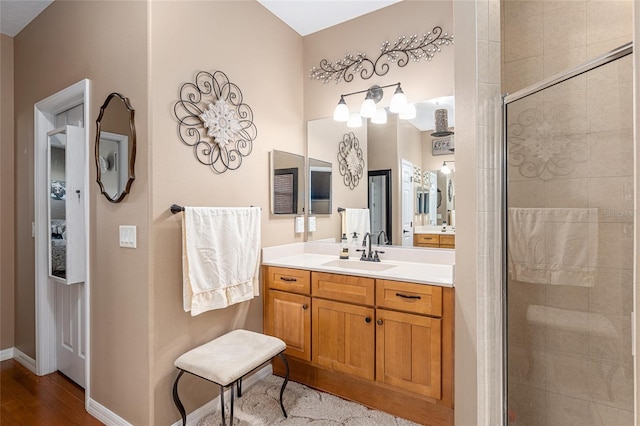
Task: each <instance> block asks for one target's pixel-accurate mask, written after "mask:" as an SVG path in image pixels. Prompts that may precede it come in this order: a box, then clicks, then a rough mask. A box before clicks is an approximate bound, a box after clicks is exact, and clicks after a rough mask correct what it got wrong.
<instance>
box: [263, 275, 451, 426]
mask: <svg viewBox="0 0 640 426" xmlns="http://www.w3.org/2000/svg"><path fill="white" fill-rule="evenodd" d="M263 276H264V277H265V287H266V288H265V299H264V300H265V313H264V330H265V333H266V334H271V335H274V336H277V337H279V338H281V339H283V340H284V341H285V342H286V343H287V351H286V353H287V355H291V356H290V357H288V360H289V365H290V374H291V376H290V377H291V379H292V380H295V381H297V382H300V383H304V384H306V385H308V386H311V387H314V388H316V389H320V390H323V391H326V392H329V393H332V394H334V395H338V396H341V397H342V398H346V399H348V400H353V401H357V402H360V403H362V404H365V405H366V406H369V407H372V408H376V409H379V410H382V411H385V412H388V413H391V414H393V415H396V416H399V417H402V418H405V419H409V420H412V421H414V422H418V423H421V424H429V425H432V426H452V425H453V309H454V290H453V288H446V287H439V286H431V285H424V284H415V283H406V282H399V281H392V280H383V279H372V278H364V277H356V276H349V275H341V274H328V273H323V272H309V271H302V270H295V269H288V268H275V267H270V266H265V267H264V268H263ZM283 278H284V280H283ZM294 278H295V281H293V279H294ZM307 280H308V281H309V283H310V285H309V290H308V291H307V290H306V284H304V283H305V282H306V281H307ZM292 289H293V290H292ZM289 290H291V291H289ZM305 304H306V305H307V307H310V309H304V306H305ZM309 322H310V326H309ZM309 348H310V350H309ZM272 366H273V371H274V373H276V374H279V375H283V374H284V367H283V366H282V365H281V363H279V362H275V363H272Z"/></svg>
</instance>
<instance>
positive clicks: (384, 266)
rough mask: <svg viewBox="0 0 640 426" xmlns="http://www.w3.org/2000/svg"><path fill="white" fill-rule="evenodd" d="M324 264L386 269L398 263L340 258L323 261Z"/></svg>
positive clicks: (336, 266) (353, 267)
mask: <svg viewBox="0 0 640 426" xmlns="http://www.w3.org/2000/svg"><path fill="white" fill-rule="evenodd" d="M322 266H333V267H335V268H346V269H360V270H363V271H385V270H387V269H391V268H394V267H395V266H396V265H389V264H388V263H378V262H364V261H360V260H347V259H338V260H332V261H331V262H327V263H323V264H322Z"/></svg>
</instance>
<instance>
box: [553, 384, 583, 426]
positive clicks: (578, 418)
mask: <svg viewBox="0 0 640 426" xmlns="http://www.w3.org/2000/svg"><path fill="white" fill-rule="evenodd" d="M546 396H547V423H546V424H547V425H554V426H584V425H586V424H589V402H588V401H585V400H582V399H577V398H572V397H568V396H563V395H559V394H556V393H553V392H547V393H546Z"/></svg>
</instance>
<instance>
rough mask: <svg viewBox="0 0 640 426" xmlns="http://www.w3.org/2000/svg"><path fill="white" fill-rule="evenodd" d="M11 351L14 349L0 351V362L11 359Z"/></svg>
mask: <svg viewBox="0 0 640 426" xmlns="http://www.w3.org/2000/svg"><path fill="white" fill-rule="evenodd" d="M13 349H14V348H9V349H3V350H1V351H0V361H6V360H8V359H11V358H13Z"/></svg>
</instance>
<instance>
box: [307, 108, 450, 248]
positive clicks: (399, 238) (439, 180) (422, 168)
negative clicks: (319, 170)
mask: <svg viewBox="0 0 640 426" xmlns="http://www.w3.org/2000/svg"><path fill="white" fill-rule="evenodd" d="M415 106H416V111H417V114H416V118H415V119H411V120H401V119H399V118H398V116H397V114H391V113H389V114H388V120H387V123H386V124H372V123H370V122H368V120H365V122H364V123H363V126H362V127H359V128H355V129H354V128H349V127H347V126H346V124H345V123H339V122H336V121H334V120H333V118H331V117H328V118H323V119H319V120H313V121H310V122H308V123H307V136H308V140H307V144H308V145H307V152H308V155H309V158H310V160H309V161H310V164H311V159H312V158H313V159H316V158H320V159H322V160H323V161H325V162H327V163H328V164H332V165H333V170H337V167H338V164H337V161H338V160H337V157H336V154H337V151H338V148H337V147H338V142H339V140H340V139H341V138H342V135H344V134H345V133H348V132H354V134H355V135H356V137H357V138H358V139H359V141H360V148H361V149H362V150H363V153H364V156H365V158H366V169H367V173H368V176H367V179H362V181H361V182H360V184H359V185H358V186H357V187H356V188H354V189H353V190H351V189H349V188H348V187H345V186H344V184H342V181H341V180H340V179H336V177H335V176H334V177H333V187H332V203H331V205H332V207H331V209H332V210H331V209H330V213H331V216H330V217H327V218H320V219H319V220H318V221H317V229H316V231H314V232H312V233H311V232H310V233H308V236H307V239H308V240H309V241H315V240H336V241H338V240H339V238H340V232H341V215H340V214H339V213H338V211H337V208H338V207H344V208H363V207H366V208H369V210H370V217H371V222H372V227H371V229H372V232H379V231H381V230H384V231H385V232H386V234H388V235H390V240H391V243H392V244H393V245H410V246H412V245H413V238H412V236H413V233H414V232H426V231H425V229H431V228H430V227H433V226H440V227H441V226H442V225H443V224H444V223H445V222H446V224H447V225H451V224H452V222H454V223H455V172H454V171H452V172H451V173H449V174H444V173H443V172H442V171H441V169H442V165H443V164H444V163H445V161H446V164H447V165H448V166H449V168H450V169H452V170H455V139H454V138H455V135H450V136H447V137H446V138H449V139H450V140H449V141H448V143H449V145H447V147H446V149H442V146H441V145H442V139H443V137H442V136H432V133H434V132H435V127H436V126H435V120H434V115H435V114H434V113H435V110H436V109H446V110H447V113H448V114H447V115H448V117H447V121H448V123H447V128H448V129H449V130H450V131H454V126H455V123H454V98H453V96H447V97H441V98H437V99H430V100H426V101H422V102H416V103H415ZM434 140H435V141H436V142H435V143H434ZM403 164H404V170H403ZM334 175H335V173H334ZM339 177H340V176H338V178H339ZM438 200H440V202H438ZM309 202H310V203H311V201H309ZM420 203H421V204H420ZM310 205H311V204H310ZM310 214H313V213H310ZM407 234H408V235H407Z"/></svg>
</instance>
